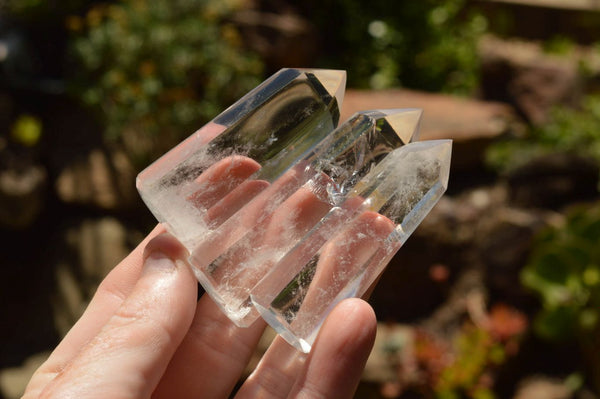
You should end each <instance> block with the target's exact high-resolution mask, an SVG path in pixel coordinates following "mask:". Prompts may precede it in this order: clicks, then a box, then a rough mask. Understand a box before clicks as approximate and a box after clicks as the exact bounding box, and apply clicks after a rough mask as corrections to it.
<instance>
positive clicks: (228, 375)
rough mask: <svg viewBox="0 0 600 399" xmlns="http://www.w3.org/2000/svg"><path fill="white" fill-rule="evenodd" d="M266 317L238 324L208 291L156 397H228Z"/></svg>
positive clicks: (260, 333) (259, 334)
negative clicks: (246, 324)
mask: <svg viewBox="0 0 600 399" xmlns="http://www.w3.org/2000/svg"><path fill="white" fill-rule="evenodd" d="M264 328H265V323H264V321H262V319H261V320H258V321H256V322H255V323H254V324H253V325H252V326H250V327H248V328H240V327H237V326H236V325H235V324H233V322H232V321H231V320H229V319H228V318H227V316H225V314H224V313H223V312H222V311H221V310H220V309H219V308H218V306H217V305H216V304H215V303H214V302H213V300H212V299H211V298H210V297H209V296H208V295H204V296H203V297H202V298H201V299H200V301H199V302H198V306H197V308H196V314H195V316H194V320H193V322H192V325H191V327H190V328H189V331H188V333H187V335H186V336H185V338H184V340H183V342H182V343H181V345H180V346H179V348H178V349H177V352H176V353H175V355H174V356H173V359H172V360H171V363H170V364H169V367H168V369H167V371H166V372H165V374H164V376H163V379H162V380H161V382H160V384H159V386H158V387H157V389H156V390H155V392H154V396H153V397H154V398H198V397H202V398H204V399H206V398H226V397H228V395H229V394H230V392H231V391H232V390H233V388H234V386H235V384H236V383H237V381H238V380H239V378H240V376H241V375H242V373H243V371H244V369H245V367H246V365H247V364H248V362H249V360H250V357H251V356H252V354H253V352H254V350H255V348H256V345H257V344H258V341H259V339H260V337H261V335H262V332H263V331H264Z"/></svg>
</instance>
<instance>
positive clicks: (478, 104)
mask: <svg viewBox="0 0 600 399" xmlns="http://www.w3.org/2000/svg"><path fill="white" fill-rule="evenodd" d="M377 108H382V109H385V108H422V109H423V110H424V113H423V118H422V120H421V126H420V132H421V135H420V139H421V140H435V139H453V140H454V146H453V149H452V151H453V154H452V155H453V156H452V167H453V168H454V169H456V168H460V169H463V168H465V169H468V168H471V167H473V166H474V165H480V164H481V163H482V161H483V155H484V150H485V148H486V147H487V146H488V145H489V144H490V143H491V142H492V141H493V140H494V139H495V138H497V137H499V136H501V135H502V134H504V133H506V132H508V131H511V130H514V129H517V130H518V129H520V125H519V122H518V118H517V117H516V116H515V114H514V112H513V111H512V109H511V107H509V106H507V105H504V104H500V103H493V102H485V101H477V100H472V99H466V98H461V97H455V96H450V95H441V94H432V93H424V92H417V91H411V90H404V89H392V90H378V91H368V90H365V91H363V90H347V91H346V95H345V96H344V104H343V107H342V113H341V117H340V120H341V121H344V120H346V119H347V118H349V117H350V116H351V115H352V114H354V113H355V112H358V111H360V110H365V109H377Z"/></svg>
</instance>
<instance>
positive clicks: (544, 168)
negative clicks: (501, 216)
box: [508, 153, 600, 209]
mask: <svg viewBox="0 0 600 399" xmlns="http://www.w3.org/2000/svg"><path fill="white" fill-rule="evenodd" d="M599 176H600V167H599V165H598V163H597V162H596V161H594V160H593V159H590V158H584V157H581V156H579V155H576V154H569V153H554V154H549V155H545V156H541V157H538V158H535V159H533V160H532V161H530V162H528V163H527V164H525V165H523V166H521V167H519V168H517V169H515V170H514V171H512V172H511V173H510V174H509V176H508V186H509V196H510V201H511V203H513V204H515V205H517V206H521V207H539V208H551V209H557V208H560V207H563V206H565V205H568V204H570V203H574V202H581V201H587V200H590V199H595V198H598V178H599Z"/></svg>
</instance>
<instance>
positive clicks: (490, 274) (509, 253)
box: [474, 206, 549, 303]
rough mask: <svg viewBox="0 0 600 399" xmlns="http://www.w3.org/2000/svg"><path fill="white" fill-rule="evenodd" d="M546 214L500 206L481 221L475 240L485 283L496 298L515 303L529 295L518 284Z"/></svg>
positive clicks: (546, 224) (544, 225)
mask: <svg viewBox="0 0 600 399" xmlns="http://www.w3.org/2000/svg"><path fill="white" fill-rule="evenodd" d="M548 217H549V216H548V215H545V214H536V213H532V212H526V211H524V210H521V209H517V208H510V207H506V206H503V207H499V208H497V209H495V210H494V212H490V213H489V214H488V216H487V217H486V218H485V219H484V220H483V221H482V223H481V224H480V226H479V229H478V231H477V237H476V239H475V241H474V244H475V246H476V247H477V250H478V252H479V258H480V259H481V262H482V264H483V265H484V272H485V285H486V287H487V289H488V290H489V291H490V292H491V293H492V295H493V296H494V297H495V299H500V300H502V301H510V302H513V303H514V302H516V301H519V300H524V299H525V298H528V297H529V295H530V294H529V292H528V291H527V290H526V289H524V288H523V286H522V285H521V283H520V271H521V269H522V268H523V266H524V265H525V263H526V262H527V258H528V256H529V253H530V250H531V245H532V243H533V239H534V237H535V235H536V234H537V233H538V232H539V231H540V230H541V229H542V228H544V227H546V226H548Z"/></svg>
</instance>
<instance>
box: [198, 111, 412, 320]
mask: <svg viewBox="0 0 600 399" xmlns="http://www.w3.org/2000/svg"><path fill="white" fill-rule="evenodd" d="M420 116H421V110H414V109H395V110H374V111H363V112H359V113H357V114H355V115H354V116H352V117H351V118H350V119H348V120H347V121H346V122H344V123H343V124H342V125H340V126H339V127H338V128H337V129H336V130H334V131H332V132H331V133H330V134H329V135H328V136H327V137H326V138H325V139H324V140H323V141H322V142H319V143H318V145H316V146H315V147H314V148H313V149H312V150H311V151H310V152H308V154H307V155H306V157H305V158H304V159H302V160H301V161H300V162H299V163H298V164H297V166H296V167H294V168H292V169H289V170H288V171H287V172H285V173H284V174H283V175H281V177H279V178H278V179H277V180H275V181H274V182H273V184H272V185H271V186H270V187H268V188H266V189H265V190H264V191H263V192H261V193H260V194H259V195H257V196H256V197H255V198H254V199H253V200H252V201H250V202H249V203H248V204H247V205H245V206H244V208H242V209H241V210H240V211H239V212H237V213H236V214H235V215H233V216H232V217H231V218H230V219H229V220H227V221H226V222H225V223H224V224H223V225H221V226H220V227H219V228H218V229H217V230H215V231H214V233H213V234H211V235H210V236H209V237H208V238H207V239H206V240H204V241H202V242H200V243H199V244H198V245H197V246H196V247H195V248H194V250H193V252H192V256H191V258H190V264H191V265H192V269H193V270H194V273H195V274H196V277H197V278H198V280H199V281H200V282H201V284H202V286H203V287H204V288H205V290H206V291H207V292H208V294H209V295H211V297H212V298H213V299H214V300H215V302H216V303H217V304H219V305H220V307H221V308H222V309H223V311H224V312H225V313H226V314H227V315H228V316H229V318H230V319H231V320H232V321H234V322H235V323H236V324H237V325H239V326H248V325H250V324H251V323H253V322H254V321H255V320H256V319H257V318H258V317H259V314H258V312H257V311H256V310H255V309H254V308H253V307H252V304H251V301H250V293H251V291H252V288H253V287H254V286H255V285H256V284H257V283H258V282H259V281H260V279H261V278H262V277H263V276H265V275H266V274H267V273H268V272H269V270H270V269H271V268H272V267H273V265H275V264H276V263H277V262H278V261H279V260H280V259H281V258H282V257H283V256H284V255H285V253H286V252H287V251H288V250H290V249H291V248H292V247H293V246H294V245H295V244H296V243H298V242H299V241H300V240H301V239H302V237H303V236H304V235H305V234H306V233H307V232H308V231H310V229H312V228H313V227H314V226H315V225H316V224H317V223H319V221H320V220H321V218H322V217H323V216H325V215H327V213H328V212H330V211H331V210H332V209H333V208H335V207H338V206H340V204H341V202H343V201H344V200H345V198H346V196H347V195H348V193H350V192H351V191H352V190H353V189H354V188H355V185H356V184H357V182H359V181H360V179H361V178H363V177H364V176H366V175H367V174H368V173H369V171H371V170H372V169H373V168H374V167H376V165H377V164H378V163H379V162H380V161H381V160H382V159H385V157H386V155H387V154H389V153H390V152H391V151H393V150H394V149H396V148H398V147H400V146H402V145H404V144H406V143H408V142H410V141H411V140H412V139H414V138H415V137H416V135H417V128H418V125H419V120H420ZM267 165H268V164H267ZM266 168H267V167H266V166H265V169H266ZM272 169H276V168H272ZM260 173H261V172H258V174H260Z"/></svg>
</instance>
